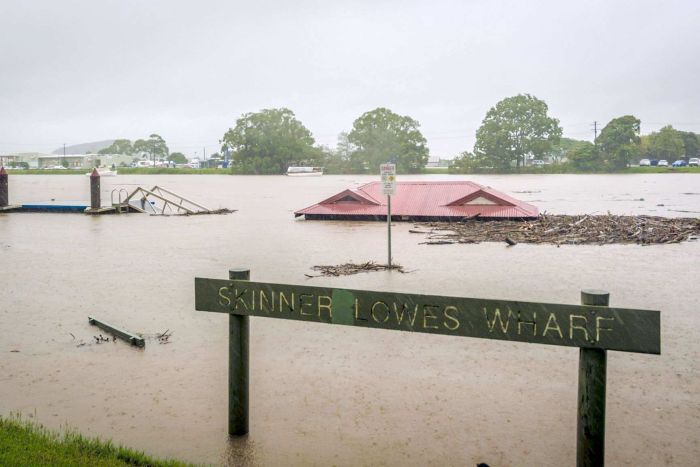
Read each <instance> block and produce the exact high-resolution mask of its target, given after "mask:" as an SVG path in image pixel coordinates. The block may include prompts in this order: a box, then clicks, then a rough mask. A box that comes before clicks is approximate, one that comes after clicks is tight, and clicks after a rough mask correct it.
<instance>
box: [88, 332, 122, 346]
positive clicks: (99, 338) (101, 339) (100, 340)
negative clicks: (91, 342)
mask: <svg viewBox="0 0 700 467" xmlns="http://www.w3.org/2000/svg"><path fill="white" fill-rule="evenodd" d="M92 337H93V338H94V339H95V344H102V343H103V342H109V337H104V336H103V335H102V334H100V335H98V336H92ZM116 340H117V338H116V337H114V336H113V337H112V341H113V342H114V341H116Z"/></svg>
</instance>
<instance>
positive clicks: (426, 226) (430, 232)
mask: <svg viewBox="0 0 700 467" xmlns="http://www.w3.org/2000/svg"><path fill="white" fill-rule="evenodd" d="M415 227H416V230H410V231H409V232H412V233H420V234H425V235H427V241H426V242H421V244H427V245H445V244H454V243H479V242H504V241H505V242H507V243H508V244H509V245H511V246H512V245H514V244H516V243H551V244H556V245H590V244H595V245H606V244H613V243H637V244H640V245H652V244H668V243H679V242H683V241H686V240H694V239H695V238H697V237H698V236H699V235H700V219H699V218H688V217H682V218H668V217H658V216H616V215H612V214H610V213H608V214H607V215H583V216H565V215H550V214H541V215H540V216H539V218H538V219H537V220H535V221H491V222H484V221H478V220H468V221H465V222H457V223H447V222H431V223H422V224H418V225H416V226H415Z"/></svg>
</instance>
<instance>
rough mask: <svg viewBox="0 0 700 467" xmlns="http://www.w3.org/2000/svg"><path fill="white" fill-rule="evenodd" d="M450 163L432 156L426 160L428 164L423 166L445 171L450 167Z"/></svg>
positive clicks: (447, 160) (450, 160) (449, 160)
mask: <svg viewBox="0 0 700 467" xmlns="http://www.w3.org/2000/svg"><path fill="white" fill-rule="evenodd" d="M451 162H452V159H443V158H441V157H437V156H432V157H430V158H429V159H428V163H427V164H425V166H426V167H431V168H445V169H447V168H448V167H449V166H450V163H451Z"/></svg>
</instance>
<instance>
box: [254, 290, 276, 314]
mask: <svg viewBox="0 0 700 467" xmlns="http://www.w3.org/2000/svg"><path fill="white" fill-rule="evenodd" d="M270 294H271V295H272V301H270V300H269V299H268V298H267V295H266V294H265V291H264V290H260V291H259V292H258V299H259V305H260V311H265V312H267V313H270V312H271V311H275V291H274V290H272V291H270ZM263 300H264V304H263ZM270 304H272V306H270Z"/></svg>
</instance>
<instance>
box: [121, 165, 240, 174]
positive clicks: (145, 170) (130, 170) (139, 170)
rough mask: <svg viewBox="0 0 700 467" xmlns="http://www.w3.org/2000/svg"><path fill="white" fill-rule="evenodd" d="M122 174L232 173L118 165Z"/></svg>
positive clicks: (216, 170)
mask: <svg viewBox="0 0 700 467" xmlns="http://www.w3.org/2000/svg"><path fill="white" fill-rule="evenodd" d="M117 173H118V174H120V175H134V174H138V175H162V174H169V175H217V174H218V175H230V174H231V169H189V168H184V167H183V168H181V169H178V168H174V167H155V168H150V167H117Z"/></svg>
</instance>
